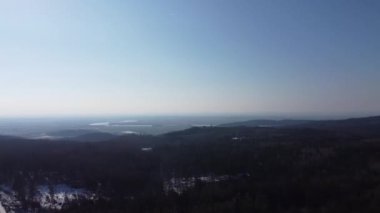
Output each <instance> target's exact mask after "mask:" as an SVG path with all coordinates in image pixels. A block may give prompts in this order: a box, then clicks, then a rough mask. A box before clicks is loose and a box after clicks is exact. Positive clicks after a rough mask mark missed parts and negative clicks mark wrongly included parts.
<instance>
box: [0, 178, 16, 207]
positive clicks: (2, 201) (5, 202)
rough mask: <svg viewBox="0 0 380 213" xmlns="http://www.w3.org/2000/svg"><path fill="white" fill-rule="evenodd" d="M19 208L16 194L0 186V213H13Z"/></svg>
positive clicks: (7, 187) (6, 187)
mask: <svg viewBox="0 0 380 213" xmlns="http://www.w3.org/2000/svg"><path fill="white" fill-rule="evenodd" d="M20 206H21V203H20V201H19V200H18V199H17V193H16V192H15V191H13V190H12V189H11V188H10V187H9V186H7V185H0V213H6V212H7V211H6V210H8V212H9V213H13V212H15V211H16V210H17V209H19V208H20Z"/></svg>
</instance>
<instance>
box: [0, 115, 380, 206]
mask: <svg viewBox="0 0 380 213" xmlns="http://www.w3.org/2000/svg"><path fill="white" fill-rule="evenodd" d="M369 122H371V124H370V125H372V127H371V128H372V131H373V132H375V131H376V130H378V129H379V128H378V127H379V126H377V128H375V126H376V125H378V122H374V121H373V120H371V121H369ZM362 125H363V124H362V123H359V125H358V127H357V129H360V126H362ZM319 126H323V128H317V127H319ZM326 126H327V125H315V126H311V125H309V126H307V127H300V126H297V127H289V126H288V127H280V128H274V127H243V126H232V127H198V128H191V129H187V130H184V131H179V132H173V133H168V134H165V135H160V136H144V135H128V136H122V137H117V138H114V139H111V140H108V141H103V142H72V141H49V140H26V139H21V138H15V137H1V138H0V186H1V185H2V184H3V185H4V186H8V187H10V188H12V189H13V190H14V191H15V197H17V200H18V201H19V205H18V206H17V208H15V209H14V211H15V212H55V211H57V212H58V211H59V212H147V213H148V212H149V213H150V212H160V213H166V212H179V213H190V212H200V213H201V212H210V213H211V212H215V213H216V212H218V213H219V212H242V213H243V212H263V213H264V212H268V213H269V212H271V213H272V212H273V213H275V212H281V213H283V212H300V213H301V212H302V213H308V212H315V213H317V212H320V213H322V212H323V213H324V212H334V213H335V212H345V213H347V212H379V211H380V138H379V137H377V135H376V134H370V133H367V132H365V131H358V132H359V133H360V134H359V133H358V132H353V131H351V130H350V131H346V128H343V129H340V128H339V125H338V124H334V125H331V126H332V128H327V127H326ZM350 127H351V126H350ZM363 132H364V133H365V134H363ZM62 183H64V184H69V185H71V186H73V187H77V188H85V189H87V190H89V191H91V192H93V194H94V198H93V199H78V200H76V201H75V202H70V203H67V204H66V205H63V207H62V208H61V209H59V210H58V209H47V208H42V207H41V205H40V204H39V203H38V202H37V201H36V200H35V199H32V197H33V196H32V195H33V194H34V193H35V191H36V190H37V188H38V186H39V185H41V184H46V185H48V186H52V185H54V184H62ZM0 191H1V188H0ZM0 198H1V194H0ZM0 201H1V199H0ZM3 205H4V203H3ZM4 208H5V209H9V208H10V207H7V206H6V205H4Z"/></svg>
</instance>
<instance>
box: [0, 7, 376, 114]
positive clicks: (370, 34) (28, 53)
mask: <svg viewBox="0 0 380 213" xmlns="http://www.w3.org/2000/svg"><path fill="white" fill-rule="evenodd" d="M379 38H380V1H377V0H356V1H354V0H318V1H315V0H287V1H283V0H261V1H255V0H251V1H250V0H244V1H243V0H176V1H174V0H173V1H169V0H168V1H158V0H150V1H146V0H135V1H128V0H98V1H93V0H91V1H90V0H55V1H51V0H34V1H31V0H10V1H0V116H22V115H23V116H27V115H36V116H45V115H103V114H104V115H110V114H126V115H134V114H139V115H143V114H151V115H153V114H224V113H226V114H252V115H256V114H257V115H263V114H267V115H274V114H276V115H343V114H346V115H371V114H376V113H379V114H380V69H379V68H380V39H379Z"/></svg>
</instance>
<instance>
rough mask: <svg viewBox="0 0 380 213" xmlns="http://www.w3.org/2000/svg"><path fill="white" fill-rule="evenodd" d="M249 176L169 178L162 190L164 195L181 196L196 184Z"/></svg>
mask: <svg viewBox="0 0 380 213" xmlns="http://www.w3.org/2000/svg"><path fill="white" fill-rule="evenodd" d="M248 176H249V174H238V175H220V176H200V177H188V178H175V177H173V178H170V179H169V180H167V181H164V183H163V188H164V192H165V193H169V192H171V191H172V192H175V193H177V194H182V193H183V192H185V191H186V190H189V189H191V188H193V187H194V186H195V184H196V183H215V182H220V181H226V180H236V179H239V178H242V177H248Z"/></svg>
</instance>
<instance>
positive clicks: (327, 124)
mask: <svg viewBox="0 0 380 213" xmlns="http://www.w3.org/2000/svg"><path fill="white" fill-rule="evenodd" d="M239 126H241V127H274V128H310V129H320V130H330V131H337V132H345V133H350V134H354V135H360V136H371V137H372V136H376V137H380V116H372V117H364V118H349V119H342V120H248V121H241V122H234V123H227V124H222V125H220V127H239Z"/></svg>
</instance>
